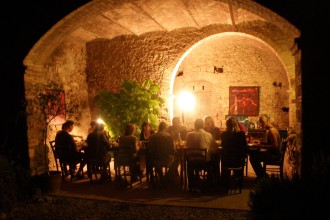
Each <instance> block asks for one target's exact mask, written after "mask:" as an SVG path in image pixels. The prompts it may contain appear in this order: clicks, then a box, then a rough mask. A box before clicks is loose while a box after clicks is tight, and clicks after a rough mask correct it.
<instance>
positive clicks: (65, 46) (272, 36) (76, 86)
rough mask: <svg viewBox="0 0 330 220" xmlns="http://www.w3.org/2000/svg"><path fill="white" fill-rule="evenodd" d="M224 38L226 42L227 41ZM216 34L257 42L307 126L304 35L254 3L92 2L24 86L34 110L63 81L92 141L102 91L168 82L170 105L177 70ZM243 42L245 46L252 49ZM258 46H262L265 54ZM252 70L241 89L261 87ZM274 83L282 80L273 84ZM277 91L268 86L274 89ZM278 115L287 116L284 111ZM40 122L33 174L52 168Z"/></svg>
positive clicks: (36, 56)
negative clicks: (39, 92) (41, 152)
mask: <svg viewBox="0 0 330 220" xmlns="http://www.w3.org/2000/svg"><path fill="white" fill-rule="evenodd" d="M218 34H219V35H218ZM221 34H222V37H219V36H220V35H221ZM217 35H218V36H217ZM210 36H217V37H215V38H214V39H218V40H221V39H226V41H227V42H229V40H228V39H227V37H228V38H229V39H230V37H235V36H241V37H243V38H244V37H245V38H244V39H249V40H248V41H246V43H248V42H252V41H253V42H255V43H254V46H252V47H250V48H255V51H259V52H260V54H261V52H264V54H265V55H264V56H266V57H267V58H266V60H267V59H268V58H269V59H271V60H272V61H271V62H272V63H273V64H272V65H270V66H265V65H264V66H263V68H264V70H265V71H264V72H267V73H276V71H277V70H279V69H278V68H277V66H279V68H280V71H279V72H281V74H280V76H281V81H280V80H277V79H276V81H277V82H279V81H280V82H282V83H283V87H285V88H287V89H288V90H289V93H288V94H287V95H288V96H289V98H288V105H289V106H288V107H289V109H290V112H289V116H288V118H289V119H288V121H289V122H288V123H289V124H290V125H291V124H295V126H296V127H297V128H298V129H300V127H301V101H300V100H301V97H300V96H301V84H300V82H301V76H300V75H301V73H300V67H299V63H300V52H299V50H297V48H296V45H295V43H294V42H295V39H296V38H299V36H300V32H299V30H297V29H296V28H295V27H294V26H292V25H291V24H290V23H288V22H287V21H286V20H285V19H283V18H281V17H280V16H278V15H277V14H275V13H273V12H272V11H270V10H268V9H267V8H265V7H263V6H261V5H259V4H257V3H256V2H254V1H243V0H231V1H227V0H223V1H222V0H190V1H184V0H179V1H177V0H176V1H174V0H166V1H161V2H159V1H158V0H147V1H143V2H142V1H135V0H125V1H120V2H119V3H118V2H117V1H113V0H95V1H91V2H89V3H88V4H86V5H84V6H82V7H81V8H79V9H77V10H76V11H74V12H72V13H71V14H70V15H68V16H67V17H65V18H64V19H62V20H61V21H59V22H58V23H57V24H56V25H54V26H53V28H51V29H50V30H49V31H48V32H47V33H46V34H45V35H44V36H43V37H42V38H41V39H40V40H39V41H38V42H37V43H36V44H35V46H34V47H33V48H32V49H31V51H30V52H29V54H28V55H27V56H26V58H25V60H24V65H25V67H26V70H25V78H24V81H25V95H26V99H27V103H28V106H27V107H28V109H29V108H30V107H31V105H32V104H31V103H32V102H31V100H32V99H33V98H35V97H33V95H32V93H31V88H32V86H33V85H35V84H38V85H40V86H41V87H43V86H45V85H46V84H47V82H48V81H50V80H53V81H56V82H58V83H60V84H62V85H63V89H64V91H66V92H67V91H70V94H71V95H67V96H66V102H73V101H76V100H77V99H79V102H80V103H83V104H84V105H86V106H89V108H86V109H84V110H83V116H82V117H81V120H80V124H79V126H76V129H75V130H74V131H73V133H76V134H82V135H84V136H85V135H86V131H87V127H88V124H89V122H90V120H91V118H92V117H93V106H92V104H91V100H92V99H93V97H94V96H95V95H96V94H97V93H98V92H99V91H101V90H102V89H114V90H115V89H116V88H118V86H119V84H120V82H121V81H123V80H125V79H133V80H137V81H140V80H143V79H146V78H148V79H152V80H153V81H155V82H157V83H159V84H161V86H162V94H163V95H164V97H165V98H166V99H167V101H169V100H171V99H172V98H173V96H172V94H173V88H172V87H173V85H174V84H173V83H174V80H175V76H176V74H177V71H179V70H181V68H182V67H183V66H181V65H178V64H179V63H180V64H185V63H187V60H186V59H184V58H190V57H189V54H188V53H187V54H188V55H187V56H186V57H185V56H184V54H185V53H186V52H187V51H189V48H195V49H196V48H202V47H201V42H203V39H208V37H210ZM249 36H250V37H249ZM232 39H234V38H232ZM251 39H253V40H251ZM205 42H206V41H205ZM257 42H258V43H257ZM194 45H197V46H195V47H194ZM222 45H225V44H222ZM232 45H233V44H232ZM237 45H241V47H242V48H243V47H244V45H245V44H244V42H242V44H237ZM265 45H266V46H265ZM258 47H261V48H262V49H260V48H259V50H257V48H258ZM267 48H268V49H267ZM238 50H239V49H238ZM193 51H194V50H191V53H190V54H193ZM227 54H229V53H227ZM267 54H268V55H267ZM252 57H253V56H250V58H252ZM254 58H255V59H257V58H260V57H258V56H254ZM260 59H263V58H262V57H261V58H260ZM213 60H215V59H213ZM229 60H230V59H228V61H229ZM254 62H257V61H254ZM264 63H266V61H265V62H264ZM213 65H223V66H224V67H226V68H224V72H225V73H228V67H231V68H233V66H232V65H227V63H219V64H214V63H212V64H211V62H210V63H209V64H208V63H207V62H206V64H205V65H204V66H205V68H213ZM261 67H262V65H261V66H260V68H261ZM244 69H245V70H248V71H247V74H245V75H242V77H243V78H242V80H241V81H240V82H239V83H236V84H237V85H243V83H244V85H245V84H246V81H248V82H249V84H251V85H252V84H253V85H255V84H258V83H259V84H258V85H261V83H260V82H257V81H253V82H251V81H250V80H249V79H248V78H244V77H246V76H247V75H249V74H252V70H251V69H249V68H244ZM187 71H188V70H187ZM237 71H238V69H236V70H235V71H233V73H234V72H237ZM184 72H185V70H184ZM195 72H196V71H195ZM200 72H204V73H206V72H212V70H208V69H206V70H203V71H200ZM229 72H230V71H229ZM258 72H259V73H260V72H262V70H259V71H258ZM187 73H188V72H187ZM285 74H286V79H285V80H284V78H285V77H284V75H285ZM187 75H188V74H187ZM223 76H224V75H223ZM282 77H283V80H282ZM243 79H244V80H243ZM207 81H209V82H210V81H212V80H210V79H208V80H207ZM244 81H245V82H244ZM273 81H275V78H272V79H271V82H273ZM229 84H233V83H229ZM290 85H291V86H290ZM272 89H273V88H271V86H269V87H268V90H272ZM225 98H226V97H225V96H223V97H222V99H225ZM264 98H265V99H266V100H270V99H271V97H264ZM214 99H217V98H214ZM270 104H272V103H270ZM223 106H225V105H223ZM261 106H264V107H262V110H263V111H267V112H268V111H270V110H269V109H267V107H266V106H269V103H264V104H261ZM280 107H282V105H280ZM285 107H287V106H285ZM216 108H218V107H216ZM225 108H226V107H224V108H223V109H225ZM223 111H224V112H225V110H223ZM274 116H275V115H274ZM276 117H282V116H281V115H280V114H277V115H276ZM283 117H286V116H283ZM38 118H39V116H38V115H34V114H33V113H30V114H29V115H28V118H27V123H28V142H29V155H30V164H31V170H32V174H36V173H40V172H43V168H42V167H44V165H43V164H42V161H41V162H40V161H38V157H37V156H36V155H37V154H38V149H39V148H40V146H41V145H42V143H43V141H42V129H43V128H42V127H41V126H39V125H38V124H36V123H35V121H37V120H38ZM283 126H284V125H283ZM52 129H53V131H56V130H58V129H60V127H59V126H58V125H52ZM53 137H54V133H50V134H48V138H49V139H52V138H53ZM49 152H50V151H49ZM49 157H50V158H51V155H49Z"/></svg>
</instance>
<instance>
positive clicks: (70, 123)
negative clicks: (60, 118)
mask: <svg viewBox="0 0 330 220" xmlns="http://www.w3.org/2000/svg"><path fill="white" fill-rule="evenodd" d="M73 126H74V122H73V121H72V120H66V122H64V123H63V124H62V130H65V131H67V132H71V131H72V130H73Z"/></svg>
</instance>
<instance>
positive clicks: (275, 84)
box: [273, 82, 282, 87]
mask: <svg viewBox="0 0 330 220" xmlns="http://www.w3.org/2000/svg"><path fill="white" fill-rule="evenodd" d="M273 86H275V87H282V82H273Z"/></svg>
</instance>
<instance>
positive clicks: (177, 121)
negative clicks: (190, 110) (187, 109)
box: [172, 117, 181, 127]
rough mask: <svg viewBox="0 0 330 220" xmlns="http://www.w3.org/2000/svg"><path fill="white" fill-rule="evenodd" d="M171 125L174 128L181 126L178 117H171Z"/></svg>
mask: <svg viewBox="0 0 330 220" xmlns="http://www.w3.org/2000/svg"><path fill="white" fill-rule="evenodd" d="M172 125H173V126H174V127H179V126H180V125H181V121H180V117H173V118H172Z"/></svg>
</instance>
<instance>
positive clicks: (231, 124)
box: [226, 117, 241, 132]
mask: <svg viewBox="0 0 330 220" xmlns="http://www.w3.org/2000/svg"><path fill="white" fill-rule="evenodd" d="M226 130H227V131H232V132H239V131H240V130H241V129H240V127H239V123H238V120H237V118H235V117H230V118H228V119H227V121H226Z"/></svg>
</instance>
